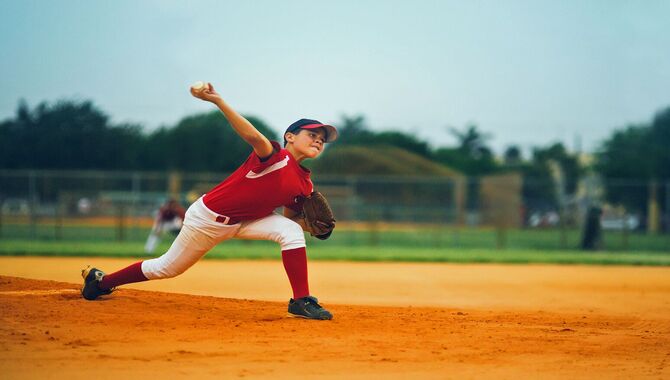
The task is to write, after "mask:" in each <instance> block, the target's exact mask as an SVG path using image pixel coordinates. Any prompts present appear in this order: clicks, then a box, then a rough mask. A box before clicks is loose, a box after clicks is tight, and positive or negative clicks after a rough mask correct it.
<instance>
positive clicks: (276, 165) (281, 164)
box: [245, 156, 288, 179]
mask: <svg viewBox="0 0 670 380" xmlns="http://www.w3.org/2000/svg"><path fill="white" fill-rule="evenodd" d="M286 165H288V156H286V157H284V159H283V160H281V161H279V162H275V163H274V164H272V165H270V166H268V167H267V168H265V169H263V171H261V172H260V173H254V172H253V171H251V170H249V173H247V175H246V176H245V177H247V178H251V179H254V178H260V177H262V176H264V175H266V174H269V173H272V172H273V171H275V170H279V169H281V168H283V167H285V166H286Z"/></svg>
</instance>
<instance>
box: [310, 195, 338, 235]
mask: <svg viewBox="0 0 670 380" xmlns="http://www.w3.org/2000/svg"><path fill="white" fill-rule="evenodd" d="M302 212H303V214H304V215H305V223H306V224H307V226H308V227H309V230H310V233H311V235H312V236H315V237H316V238H318V239H321V240H325V239H328V237H330V234H331V233H332V232H333V229H334V228H335V216H334V215H333V210H332V209H331V208H330V205H328V201H327V200H326V197H324V196H323V194H321V193H319V192H318V191H314V192H312V194H310V196H309V197H307V198H305V202H304V203H303V205H302Z"/></svg>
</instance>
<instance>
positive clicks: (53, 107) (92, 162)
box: [0, 100, 142, 169]
mask: <svg viewBox="0 0 670 380" xmlns="http://www.w3.org/2000/svg"><path fill="white" fill-rule="evenodd" d="M0 133H1V135H0V136H1V137H2V138H0V140H1V141H2V143H0V144H1V146H2V148H3V149H2V150H3V154H2V155H0V159H2V162H1V163H0V165H1V166H2V167H5V168H15V169H16V168H37V169H94V168H95V169H119V168H122V169H131V168H137V167H138V164H139V162H138V152H139V149H140V146H141V140H142V135H141V131H140V128H139V126H135V125H120V126H111V125H109V118H108V117H107V115H105V114H104V113H103V112H102V111H100V110H99V109H98V108H96V107H95V106H94V105H93V103H91V102H90V101H69V100H61V101H58V102H56V103H55V104H48V103H46V102H43V103H41V104H39V105H38V106H37V107H35V109H33V110H31V109H30V108H29V107H28V105H27V104H26V103H25V102H20V103H19V106H18V109H17V112H16V117H15V118H14V119H13V120H12V119H10V120H8V121H6V122H4V123H2V128H1V129H0Z"/></svg>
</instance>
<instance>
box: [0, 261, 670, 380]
mask: <svg viewBox="0 0 670 380" xmlns="http://www.w3.org/2000/svg"><path fill="white" fill-rule="evenodd" d="M93 260H95V262H96V265H98V263H99V264H101V265H99V266H100V267H104V268H106V269H115V268H117V267H120V266H122V265H126V264H129V263H131V262H132V261H129V260H119V259H116V260H110V259H106V260H103V259H93ZM86 261H89V262H90V261H91V260H89V259H82V258H70V259H53V258H51V259H49V258H0V275H2V276H0V352H1V354H0V373H2V378H3V379H5V378H7V379H14V378H46V379H49V378H67V379H79V378H82V379H83V378H91V376H93V377H95V378H103V379H104V378H115V379H118V378H126V379H133V378H147V377H150V376H151V377H156V378H243V377H247V378H273V379H277V378H280V379H281V378H295V377H316V378H353V379H367V378H370V377H372V376H383V377H385V378H439V379H444V378H459V379H460V378H520V377H521V378H526V377H532V378H538V377H541V378H652V379H658V378H670V269H668V268H644V267H628V268H625V267H583V266H572V267H571V266H512V265H510V266H502V265H449V264H401V263H395V264H381V263H377V264H366V263H328V262H314V263H312V265H311V267H310V270H311V276H312V277H313V278H314V279H315V280H314V281H313V288H316V289H318V292H316V294H317V295H319V296H320V297H321V299H322V301H324V303H325V304H326V305H327V306H328V307H329V309H330V310H331V311H333V313H334V315H335V319H334V320H333V321H323V322H322V321H318V322H317V321H305V320H297V319H292V318H286V316H285V310H286V303H285V301H281V302H277V301H279V300H284V299H285V296H286V292H287V289H288V286H287V285H286V284H285V282H286V280H285V278H283V273H282V269H281V263H280V262H278V261H260V262H229V261H203V262H201V263H198V265H196V266H195V267H194V268H192V269H191V270H189V271H188V272H187V273H185V274H184V275H183V276H181V277H180V278H177V279H171V280H165V281H155V282H151V283H147V284H140V285H138V286H134V287H133V289H122V290H120V291H117V292H116V293H114V294H113V295H112V296H110V297H108V298H106V299H104V300H101V301H95V302H87V301H84V300H82V299H81V298H80V296H79V294H78V290H77V289H78V286H79V285H78V284H77V283H76V282H78V278H76V275H73V274H72V272H73V271H75V272H76V269H77V268H78V267H79V266H80V264H81V263H82V262H86ZM10 276H21V277H29V278H33V279H27V278H21V277H10ZM45 278H52V279H54V280H58V281H46V280H45ZM35 279H42V280H35ZM178 287H181V289H177V288H178ZM231 287H232V289H230V288H231ZM139 289H145V290H139ZM148 289H153V290H148ZM156 289H163V290H169V291H179V292H181V293H191V294H176V293H164V292H158V291H155V290H156ZM226 289H228V290H226ZM228 291H229V293H228ZM193 294H210V295H217V297H212V296H207V295H198V296H195V295H193ZM230 294H237V297H242V298H255V299H264V300H263V301H258V300H256V301H252V300H244V299H231V298H224V297H230ZM249 296H252V297H249ZM431 300H432V301H431ZM345 301H350V302H345ZM413 301H416V302H413ZM373 305H375V306H373ZM426 305H433V307H427V306H426ZM92 373H94V374H92Z"/></svg>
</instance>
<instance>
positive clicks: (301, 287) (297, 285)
mask: <svg viewBox="0 0 670 380" xmlns="http://www.w3.org/2000/svg"><path fill="white" fill-rule="evenodd" d="M281 259H282V262H283V263H284V269H286V274H287V275H288V280H289V282H291V288H292V289H293V299H294V300H297V299H298V298H302V297H307V296H308V295H309V283H308V281H307V251H306V250H305V247H301V248H295V249H287V250H285V251H282V252H281Z"/></svg>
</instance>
